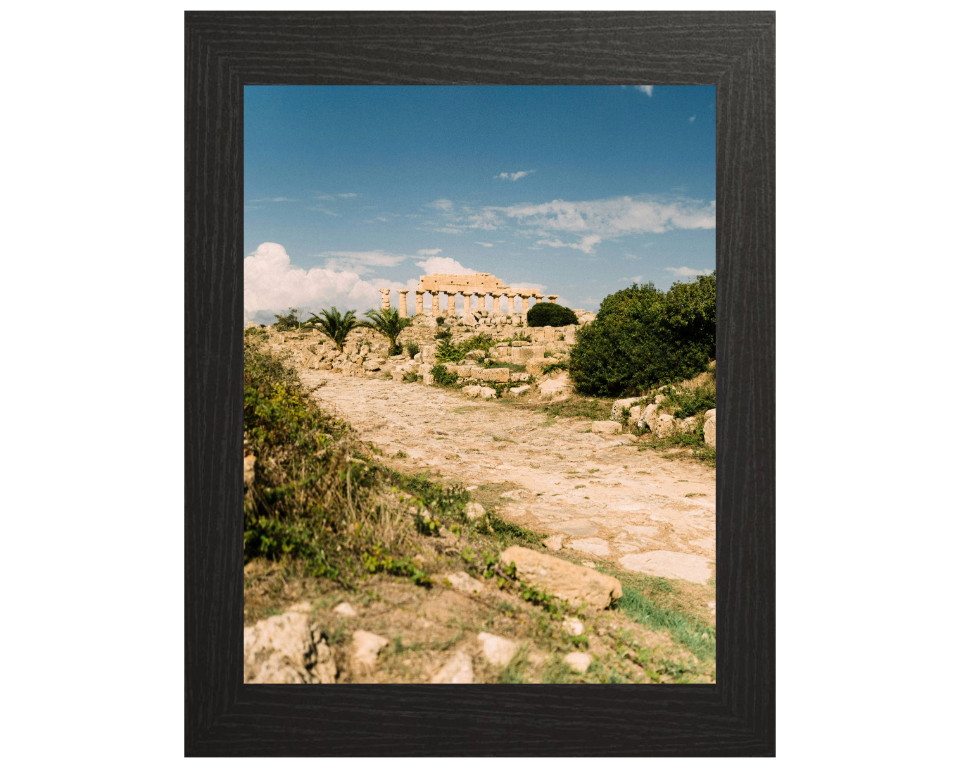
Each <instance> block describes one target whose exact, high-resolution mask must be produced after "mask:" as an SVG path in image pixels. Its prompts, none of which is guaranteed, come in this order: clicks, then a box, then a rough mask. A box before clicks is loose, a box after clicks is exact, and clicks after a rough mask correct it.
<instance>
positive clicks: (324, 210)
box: [307, 205, 340, 216]
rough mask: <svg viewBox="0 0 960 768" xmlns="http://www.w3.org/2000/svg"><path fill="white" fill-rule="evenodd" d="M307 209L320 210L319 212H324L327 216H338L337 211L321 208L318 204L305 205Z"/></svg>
mask: <svg viewBox="0 0 960 768" xmlns="http://www.w3.org/2000/svg"><path fill="white" fill-rule="evenodd" d="M307 210H308V211H320V213H325V214H327V216H339V215H340V214H339V213H334V212H333V211H328V210H327V209H326V208H321V207H320V206H319V205H313V206H308V207H307Z"/></svg>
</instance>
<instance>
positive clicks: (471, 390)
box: [463, 384, 480, 397]
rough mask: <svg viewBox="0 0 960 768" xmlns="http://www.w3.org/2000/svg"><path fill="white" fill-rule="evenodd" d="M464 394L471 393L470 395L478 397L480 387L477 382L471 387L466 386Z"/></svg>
mask: <svg viewBox="0 0 960 768" xmlns="http://www.w3.org/2000/svg"><path fill="white" fill-rule="evenodd" d="M463 394H465V395H469V396H470V397H478V396H479V395H480V387H478V386H477V385H476V384H474V385H472V386H469V387H464V388H463Z"/></svg>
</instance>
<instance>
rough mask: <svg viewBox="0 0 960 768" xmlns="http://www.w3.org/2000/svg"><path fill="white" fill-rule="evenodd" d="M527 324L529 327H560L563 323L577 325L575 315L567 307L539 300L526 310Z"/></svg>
mask: <svg viewBox="0 0 960 768" xmlns="http://www.w3.org/2000/svg"><path fill="white" fill-rule="evenodd" d="M527 325H529V326H530V327H531V328H542V327H544V326H552V327H553V328H561V327H563V326H564V325H577V316H576V315H575V314H573V310H572V309H569V308H568V307H562V306H560V305H559V304H551V303H549V302H540V303H539V304H534V305H533V306H532V307H530V309H529V311H528V312H527Z"/></svg>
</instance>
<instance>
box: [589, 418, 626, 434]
mask: <svg viewBox="0 0 960 768" xmlns="http://www.w3.org/2000/svg"><path fill="white" fill-rule="evenodd" d="M590 431H591V432H593V433H594V434H598V435H619V434H620V433H621V432H623V425H622V424H621V423H620V422H619V421H595V422H593V423H592V424H591V425H590Z"/></svg>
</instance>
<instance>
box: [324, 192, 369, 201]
mask: <svg viewBox="0 0 960 768" xmlns="http://www.w3.org/2000/svg"><path fill="white" fill-rule="evenodd" d="M338 197H340V198H348V197H359V195H358V194H357V193H356V192H339V193H338V194H336V195H328V194H326V193H325V192H317V193H316V194H315V195H314V196H313V198H314V200H335V199H336V198H338Z"/></svg>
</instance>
